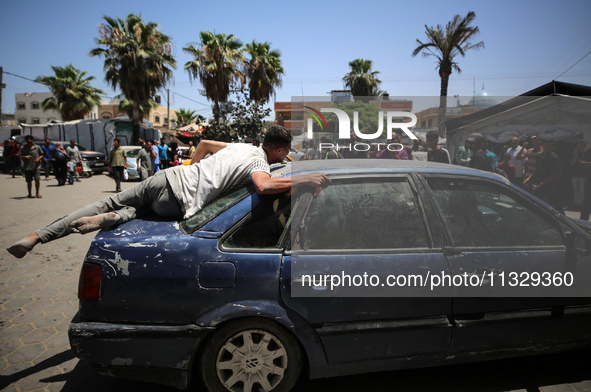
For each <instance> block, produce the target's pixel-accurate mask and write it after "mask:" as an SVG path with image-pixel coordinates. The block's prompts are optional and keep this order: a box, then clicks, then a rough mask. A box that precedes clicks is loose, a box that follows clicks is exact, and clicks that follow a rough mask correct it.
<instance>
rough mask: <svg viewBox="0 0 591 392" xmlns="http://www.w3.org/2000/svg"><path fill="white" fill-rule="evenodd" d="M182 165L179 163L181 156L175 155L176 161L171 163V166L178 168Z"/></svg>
mask: <svg viewBox="0 0 591 392" xmlns="http://www.w3.org/2000/svg"><path fill="white" fill-rule="evenodd" d="M180 164H181V163H180V162H179V156H178V154H177V155H175V156H174V159H173V160H172V162H170V165H171V166H178V165H180Z"/></svg>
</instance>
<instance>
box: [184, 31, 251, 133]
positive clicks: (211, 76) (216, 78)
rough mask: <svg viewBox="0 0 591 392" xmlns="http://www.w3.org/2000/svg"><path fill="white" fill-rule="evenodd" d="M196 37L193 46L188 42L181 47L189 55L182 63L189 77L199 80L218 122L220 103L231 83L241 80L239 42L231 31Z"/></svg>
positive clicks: (206, 32) (242, 78) (242, 61)
mask: <svg viewBox="0 0 591 392" xmlns="http://www.w3.org/2000/svg"><path fill="white" fill-rule="evenodd" d="M199 36H200V38H201V42H200V43H198V44H197V46H195V45H193V44H190V45H188V46H187V47H185V48H183V51H184V52H186V53H188V54H190V55H192V56H193V60H191V61H188V62H187V63H185V70H186V71H187V72H188V73H189V77H190V78H191V80H199V81H200V82H201V84H202V85H203V88H204V89H205V91H204V95H205V96H206V97H207V98H208V99H209V100H210V101H213V102H214V107H213V116H214V119H215V121H216V122H219V119H220V114H221V112H220V102H222V103H225V102H227V101H228V96H229V95H230V88H231V86H232V85H233V84H234V83H240V84H242V83H244V74H243V73H242V71H241V68H242V66H243V64H244V56H243V55H242V50H243V48H242V42H241V41H240V40H238V39H237V38H236V37H235V36H234V35H233V34H230V35H226V34H214V33H211V32H209V31H202V32H201V33H199Z"/></svg>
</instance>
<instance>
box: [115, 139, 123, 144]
mask: <svg viewBox="0 0 591 392" xmlns="http://www.w3.org/2000/svg"><path fill="white" fill-rule="evenodd" d="M113 141H114V142H117V143H119V144H121V140H119V139H118V138H117V139H115V140H113Z"/></svg>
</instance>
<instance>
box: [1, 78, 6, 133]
mask: <svg viewBox="0 0 591 392" xmlns="http://www.w3.org/2000/svg"><path fill="white" fill-rule="evenodd" d="M3 74H4V68H2V67H0V128H2V127H3V125H4V115H3V114H2V89H3V88H4V87H6V85H5V84H3V83H2V75H3Z"/></svg>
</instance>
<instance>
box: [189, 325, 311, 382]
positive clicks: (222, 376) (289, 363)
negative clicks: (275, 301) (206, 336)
mask: <svg viewBox="0 0 591 392" xmlns="http://www.w3.org/2000/svg"><path fill="white" fill-rule="evenodd" d="M205 347H206V348H205V350H204V351H203V356H202V358H201V362H200V365H201V366H200V371H201V377H202V380H203V383H204V384H205V386H206V387H207V390H209V391H213V392H228V391H234V392H253V391H257V392H260V391H265V392H267V391H274V392H278V391H289V390H291V389H292V388H293V387H294V385H295V384H296V382H297V381H298V379H299V377H300V374H301V372H302V354H301V350H300V346H299V345H298V342H297V341H296V339H295V338H294V337H293V336H292V335H291V334H290V333H289V332H287V331H286V330H285V329H284V328H283V327H281V326H279V325H277V324H276V323H275V322H273V321H270V320H265V319H244V320H240V321H235V322H230V323H229V324H227V325H226V326H224V327H222V328H221V329H220V330H219V331H218V332H216V333H215V335H213V337H212V339H211V340H209V341H208V342H206V343H205Z"/></svg>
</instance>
